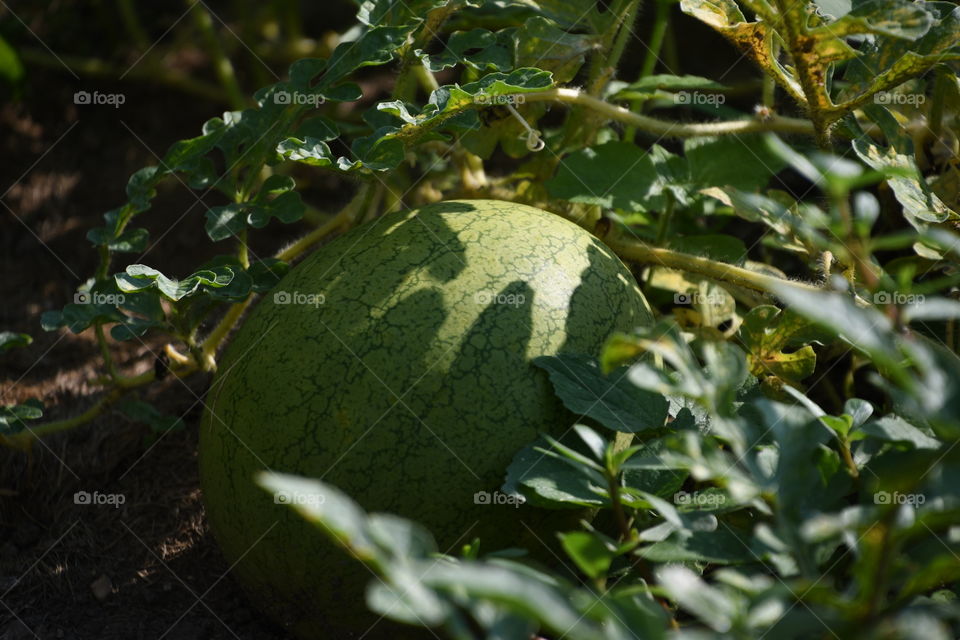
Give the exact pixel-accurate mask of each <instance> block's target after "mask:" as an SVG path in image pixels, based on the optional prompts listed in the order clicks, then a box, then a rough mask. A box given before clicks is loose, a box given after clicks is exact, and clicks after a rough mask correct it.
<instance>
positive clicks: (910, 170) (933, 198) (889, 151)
mask: <svg viewBox="0 0 960 640" xmlns="http://www.w3.org/2000/svg"><path fill="white" fill-rule="evenodd" d="M853 150H854V151H856V153H857V155H858V156H860V159H861V160H863V161H864V162H865V163H867V164H868V165H869V166H871V167H873V168H874V169H875V170H877V171H889V172H896V173H899V174H900V175H890V176H889V177H888V178H887V184H889V185H890V189H891V190H892V191H893V194H894V196H896V198H897V201H898V202H899V203H900V204H901V205H903V213H904V217H905V218H906V219H907V222H909V223H910V224H911V225H912V226H913V227H914V228H917V229H920V228H922V227H923V226H924V223H930V222H933V223H937V222H943V221H944V220H946V219H947V218H949V217H957V213H956V212H955V211H953V210H952V209H950V207H948V206H947V205H946V203H944V202H943V201H942V200H941V199H940V198H939V197H937V195H936V194H935V193H933V192H932V191H930V189H929V187H927V185H926V183H925V182H924V180H923V178H922V177H921V175H920V170H919V169H918V168H917V164H916V160H915V159H914V157H913V155H912V154H909V155H908V154H904V153H899V152H897V151H896V150H895V149H893V147H887V148H885V149H883V148H881V147H880V146H879V145H878V144H877V143H876V142H874V141H873V140H870V139H869V138H867V137H865V136H864V137H861V138H858V139H857V140H854V142H853Z"/></svg>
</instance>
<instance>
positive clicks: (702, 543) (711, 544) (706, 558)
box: [636, 525, 760, 565]
mask: <svg viewBox="0 0 960 640" xmlns="http://www.w3.org/2000/svg"><path fill="white" fill-rule="evenodd" d="M636 555H638V556H640V557H641V558H644V559H646V560H649V561H650V562H657V563H679V562H705V563H711V564H727V565H729V564H746V563H752V562H757V561H758V560H759V559H760V557H759V556H758V555H756V554H755V553H754V552H753V551H752V550H751V548H750V540H749V536H748V535H747V534H746V532H738V533H735V532H733V531H731V530H730V529H729V528H728V527H727V526H726V525H723V528H720V529H714V530H712V531H693V532H690V533H689V534H688V535H671V536H670V537H669V538H668V539H666V540H661V541H659V542H654V543H653V544H649V545H644V546H642V547H641V548H639V549H637V551H636Z"/></svg>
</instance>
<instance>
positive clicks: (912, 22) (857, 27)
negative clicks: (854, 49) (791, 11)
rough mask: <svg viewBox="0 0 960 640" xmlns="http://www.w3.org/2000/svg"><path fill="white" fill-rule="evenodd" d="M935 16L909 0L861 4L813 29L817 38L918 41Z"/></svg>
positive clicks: (887, 0)
mask: <svg viewBox="0 0 960 640" xmlns="http://www.w3.org/2000/svg"><path fill="white" fill-rule="evenodd" d="M932 24H933V17H932V16H931V15H930V13H928V12H927V11H926V10H925V9H923V8H922V7H921V6H918V5H916V4H913V3H912V2H907V0H883V1H882V2H879V1H877V0H872V1H869V0H868V1H867V2H859V3H856V5H855V6H854V7H853V10H852V11H850V12H849V13H847V14H846V15H844V16H843V17H841V18H840V19H839V20H835V21H833V22H830V23H827V24H825V25H823V26H821V27H818V28H816V29H811V30H810V34H811V35H813V36H814V37H818V38H820V37H828V36H829V37H834V38H842V37H846V36H851V35H856V34H861V33H875V34H880V35H886V36H890V37H893V38H905V39H907V40H916V39H917V38H919V37H921V36H923V35H924V34H925V33H927V31H929V30H930V27H931V25H932Z"/></svg>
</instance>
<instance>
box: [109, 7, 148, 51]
mask: <svg viewBox="0 0 960 640" xmlns="http://www.w3.org/2000/svg"><path fill="white" fill-rule="evenodd" d="M117 9H118V10H119V12H120V18H121V19H122V20H123V26H124V28H126V30H127V32H128V33H129V34H130V37H132V38H133V42H134V43H135V44H136V45H137V48H138V49H140V50H141V51H144V52H145V51H146V50H147V49H149V48H150V36H148V35H147V32H146V30H145V29H144V28H143V24H142V23H141V22H140V16H139V15H137V8H136V6H134V4H133V2H132V1H131V0H117Z"/></svg>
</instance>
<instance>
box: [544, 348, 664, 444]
mask: <svg viewBox="0 0 960 640" xmlns="http://www.w3.org/2000/svg"><path fill="white" fill-rule="evenodd" d="M533 363H534V364H535V365H536V366H538V367H540V368H541V369H543V370H545V371H546V372H547V373H548V374H549V376H550V381H551V382H552V383H553V388H554V390H555V391H556V394H557V396H558V397H559V398H560V399H561V400H562V401H563V404H564V406H566V407H567V409H569V410H570V411H572V412H574V413H576V414H578V415H584V416H587V417H590V418H593V419H594V420H596V421H597V422H599V423H600V424H602V425H603V426H605V427H607V428H608V429H611V430H613V431H622V432H625V433H639V432H642V431H647V430H650V429H659V428H660V427H662V426H663V424H664V421H665V420H666V418H667V408H668V404H667V400H666V398H664V397H663V396H662V395H659V394H656V393H652V392H650V391H646V390H644V389H638V388H637V387H635V386H634V385H632V384H630V382H629V381H628V380H627V378H626V375H625V374H626V368H622V369H618V370H616V371H613V372H611V373H610V374H608V375H603V373H601V371H600V368H599V367H598V366H597V364H596V362H595V361H594V359H593V358H588V357H585V356H577V355H569V354H564V355H558V356H541V357H539V358H536V359H534V361H533Z"/></svg>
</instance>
